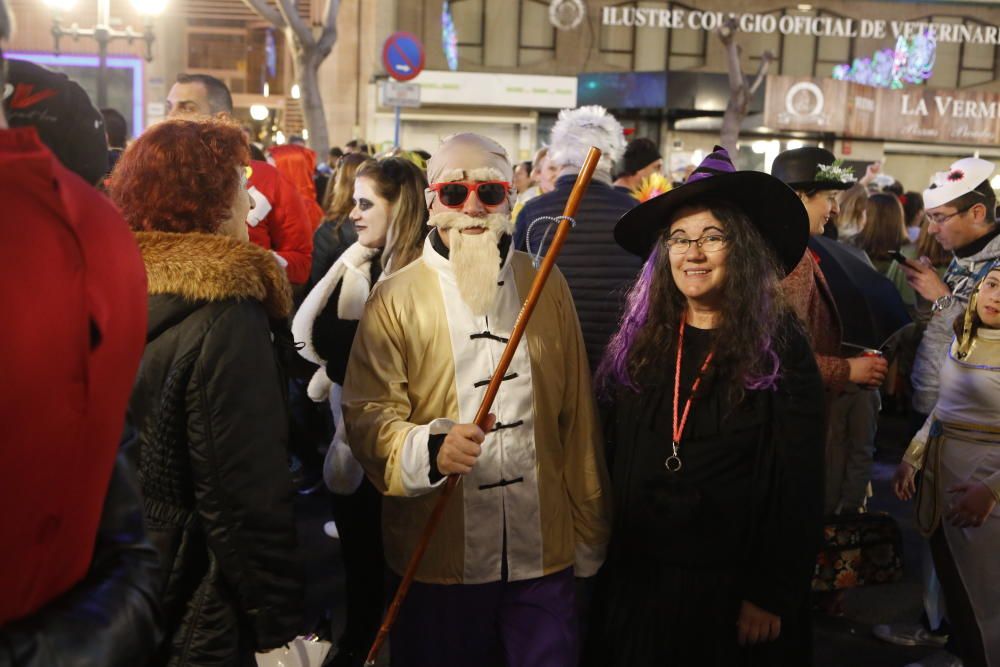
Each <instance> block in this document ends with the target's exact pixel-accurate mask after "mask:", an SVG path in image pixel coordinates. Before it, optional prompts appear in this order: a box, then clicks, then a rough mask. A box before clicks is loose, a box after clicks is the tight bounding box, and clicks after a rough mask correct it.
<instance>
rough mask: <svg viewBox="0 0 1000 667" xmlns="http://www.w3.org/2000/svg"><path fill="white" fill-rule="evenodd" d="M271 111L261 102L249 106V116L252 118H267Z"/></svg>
mask: <svg viewBox="0 0 1000 667" xmlns="http://www.w3.org/2000/svg"><path fill="white" fill-rule="evenodd" d="M270 115H271V111H270V110H269V109H268V108H267V107H266V106H264V105H263V104H253V105H251V106H250V117H251V118H253V119H254V120H258V121H259V120H267V117H268V116H270Z"/></svg>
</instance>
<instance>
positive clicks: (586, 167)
mask: <svg viewBox="0 0 1000 667" xmlns="http://www.w3.org/2000/svg"><path fill="white" fill-rule="evenodd" d="M600 159H601V151H600V150H598V149H597V148H594V147H591V149H590V152H589V153H587V159H586V160H585V161H584V163H583V168H582V169H581V170H580V173H579V175H577V177H576V184H575V185H574V186H573V191H572V192H570V194H569V200H567V202H566V208H565V209H563V218H564V219H563V220H560V221H559V227H558V228H557V229H556V235H555V237H554V238H553V239H552V244H551V245H550V246H549V250H548V252H547V253H546V254H545V259H544V260H542V265H541V267H539V269H538V273H536V274H535V280H534V282H532V283H531V291H530V292H528V298H527V299H525V301H524V306H522V307H521V312H520V313H519V314H518V316H517V320H516V321H515V322H514V331H513V332H512V333H511V334H510V340H509V341H508V342H507V347H505V348H504V351H503V355H502V356H501V357H500V363H499V364H497V368H496V371H494V372H493V377H491V378H490V384H489V386H487V387H486V395H485V396H483V402H482V403H481V404H480V405H479V412H477V413H476V426H478V427H479V428H480V429H483V430H484V431H485V430H486V419H487V417H489V414H490V408H491V407H492V406H493V399H495V398H496V395H497V392H498V391H499V390H500V383H501V382H503V377H504V375H505V374H506V373H507V368H508V367H509V366H510V362H511V361H512V360H513V359H514V352H515V351H516V350H517V345H518V343H520V342H521V337H522V336H523V335H524V330H525V329H526V328H527V326H528V320H529V319H531V313H532V312H533V311H534V310H535V305H536V304H537V303H538V299H539V297H541V295H542V288H544V287H545V281H547V280H548V278H549V274H550V273H552V267H553V266H555V263H556V257H558V256H559V251H560V250H562V245H563V242H564V241H566V236H567V235H568V234H569V229H570V227H571V226H572V223H570V221H569V220H567V219H566V218H572V217H573V216H574V215H576V209H577V207H578V206H579V205H580V200H581V199H583V195H584V193H585V192H586V191H587V186H588V185H590V179H591V177H592V176H593V175H594V169H596V168H597V163H598V162H599V161H600ZM431 465H434V463H433V462H431ZM460 479H461V475H449V476H448V481H447V483H446V484H445V487H444V490H443V491H442V492H441V495H440V496H438V500H437V503H436V504H435V505H434V510H433V511H432V512H431V516H430V519H428V521H427V525H426V526H425V527H424V532H423V534H422V535H421V536H420V541H419V542H417V548H416V549H415V550H414V551H413V555H412V556H411V557H410V562H409V563H407V565H406V572H405V573H404V574H403V580H402V581H401V582H400V583H399V588H397V589H396V595H395V597H393V599H392V604H390V605H389V611H388V612H387V613H386V615H385V620H384V621H382V627H381V628H379V631H378V635H376V637H375V642H374V643H373V644H372V647H371V650H370V651H369V652H368V658H367V659H366V660H365V667H374V665H375V660H376V659H377V658H378V653H379V651H380V650H381V649H382V644H384V643H385V640H386V637H388V636H389V631H390V630H392V626H393V624H394V623H395V622H396V617H397V616H398V615H399V608H400V606H401V605H402V604H403V600H405V599H406V594H407V592H409V590H410V584H412V583H413V577H414V576H415V575H416V574H417V568H418V567H419V566H420V561H421V560H423V557H424V552H425V551H427V546H428V545H429V544H430V542H431V537H432V536H433V535H434V530H435V529H436V528H437V525H438V523H439V522H440V521H441V515H442V514H444V508H445V506H446V505H447V504H448V499H449V498H450V497H451V496H452V493H454V491H455V487H457V486H458V482H459V480H460Z"/></svg>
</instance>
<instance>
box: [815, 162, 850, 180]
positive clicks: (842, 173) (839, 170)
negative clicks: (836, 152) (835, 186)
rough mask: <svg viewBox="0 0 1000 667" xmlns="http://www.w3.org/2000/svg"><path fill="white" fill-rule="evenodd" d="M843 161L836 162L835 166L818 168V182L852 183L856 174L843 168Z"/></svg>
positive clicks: (827, 165)
mask: <svg viewBox="0 0 1000 667" xmlns="http://www.w3.org/2000/svg"><path fill="white" fill-rule="evenodd" d="M842 165H843V160H834V161H833V164H821V165H818V166H817V168H816V180H817V181H834V182H836V183H851V182H853V181H854V180H855V179H854V172H852V171H851V170H850V169H849V168H847V167H844V166H842Z"/></svg>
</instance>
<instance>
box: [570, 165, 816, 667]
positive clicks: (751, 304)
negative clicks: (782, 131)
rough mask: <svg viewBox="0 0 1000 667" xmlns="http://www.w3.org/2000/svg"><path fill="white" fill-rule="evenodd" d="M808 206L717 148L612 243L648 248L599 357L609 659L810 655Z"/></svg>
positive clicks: (729, 664)
mask: <svg viewBox="0 0 1000 667" xmlns="http://www.w3.org/2000/svg"><path fill="white" fill-rule="evenodd" d="M807 234H808V224H807V221H806V211H805V209H804V208H803V206H802V204H801V203H800V201H799V200H798V198H797V197H796V196H795V193H794V192H793V191H792V190H790V189H789V188H788V187H787V186H785V185H784V184H783V183H781V182H780V181H779V180H777V179H775V178H773V177H771V176H769V175H767V174H765V173H761V172H749V171H747V172H737V171H735V169H734V167H733V165H732V163H731V161H730V159H729V156H728V154H727V153H726V151H725V149H723V148H721V147H716V149H715V151H714V152H713V153H712V154H711V155H709V156H708V157H707V158H706V159H705V161H704V162H702V164H701V165H700V166H699V167H698V169H697V170H695V172H694V173H693V174H692V175H691V176H690V177H689V178H688V180H687V182H686V183H685V184H684V185H682V186H681V187H678V188H675V189H674V190H671V191H670V192H668V193H666V194H664V195H661V196H659V197H655V198H653V199H651V200H649V201H647V202H645V203H643V204H640V205H639V206H637V207H636V208H634V209H632V210H631V211H630V212H629V213H627V214H626V215H625V216H624V217H622V219H621V220H620V221H619V222H618V225H617V226H616V227H615V240H616V241H617V242H618V243H619V244H620V245H621V246H622V247H623V248H625V249H626V250H628V251H630V252H633V253H635V254H636V255H639V256H641V257H644V258H645V260H646V261H645V266H644V267H643V269H642V272H641V274H640V275H639V278H638V279H637V281H636V283H635V285H634V286H633V287H632V290H631V292H630V293H629V296H628V305H627V310H626V313H625V315H624V317H623V320H622V324H621V327H620V330H619V332H618V333H617V334H616V335H615V337H614V338H613V339H612V340H611V343H610V344H609V346H608V349H607V351H606V353H605V356H604V359H603V361H602V363H601V365H600V367H599V369H598V381H599V383H600V385H599V386H600V387H601V389H602V392H603V395H604V397H605V399H606V400H607V401H608V402H609V404H610V408H611V409H610V418H609V420H608V427H607V429H608V436H609V437H608V456H609V469H610V471H611V475H612V482H613V488H614V504H615V511H616V516H615V523H614V530H613V536H612V542H611V544H610V547H609V553H608V561H607V563H606V565H605V567H604V571H603V580H602V582H601V584H600V585H599V587H598V592H597V594H598V599H597V600H596V601H595V605H594V606H595V609H597V610H598V611H597V616H596V617H595V619H594V623H595V626H596V627H595V628H594V632H592V635H593V637H594V638H595V640H596V641H595V642H594V646H592V647H591V650H589V651H588V652H587V655H588V659H592V660H593V664H595V665H597V664H600V665H630V666H631V665H671V667H687V666H694V665H697V666H698V667H708V666H718V667H736V666H739V665H750V664H753V665H789V666H792V665H794V667H803V666H804V665H808V664H810V641H809V632H808V627H807V626H806V623H807V622H808V614H807V613H803V612H804V610H805V608H806V604H807V593H808V590H809V582H810V578H811V576H812V572H813V565H814V563H815V558H816V551H817V549H818V546H819V538H820V529H821V525H822V484H823V474H822V464H823V444H822V443H823V437H822V436H823V414H822V412H823V388H822V383H821V381H820V377H819V373H818V371H817V368H816V363H815V361H814V359H813V355H812V352H811V350H810V347H809V343H808V341H807V339H806V337H805V334H804V332H803V331H802V329H801V327H800V325H799V324H798V323H797V321H796V319H795V316H794V315H793V314H792V313H791V312H790V310H789V309H788V308H787V307H786V306H785V303H784V301H783V299H782V297H781V292H780V288H779V280H780V278H781V277H782V276H783V275H785V274H786V273H787V272H788V271H790V270H791V269H792V268H793V267H794V266H795V265H796V264H797V263H798V261H799V259H800V258H801V257H802V253H803V252H804V250H805V247H806V241H807Z"/></svg>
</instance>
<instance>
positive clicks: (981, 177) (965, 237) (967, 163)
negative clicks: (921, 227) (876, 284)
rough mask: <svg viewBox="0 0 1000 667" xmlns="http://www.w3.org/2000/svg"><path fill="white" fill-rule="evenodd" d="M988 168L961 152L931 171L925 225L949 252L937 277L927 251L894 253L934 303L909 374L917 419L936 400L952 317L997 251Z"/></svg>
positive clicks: (999, 228) (998, 232)
mask: <svg viewBox="0 0 1000 667" xmlns="http://www.w3.org/2000/svg"><path fill="white" fill-rule="evenodd" d="M994 169H995V165H994V164H993V163H992V162H987V161H986V160H982V159H979V158H975V157H968V158H963V159H961V160H958V161H957V162H955V163H953V164H952V165H951V167H950V168H949V169H948V171H942V172H938V173H937V174H935V175H934V178H933V179H932V181H931V185H930V187H929V188H928V189H927V190H924V205H925V206H926V209H927V219H928V225H927V231H928V233H930V234H933V235H934V237H935V238H936V239H937V241H938V243H940V244H941V246H942V247H943V248H944V249H945V250H948V251H951V252H952V253H953V254H954V259H953V260H952V262H951V265H950V266H949V267H948V270H947V272H946V273H945V275H944V279H943V280H942V279H941V278H939V277H938V274H937V272H936V271H935V269H934V267H933V266H932V265H931V261H930V259H928V258H927V257H921V258H920V259H919V260H908V261H904V260H906V258H905V257H897V258H895V259H896V260H897V261H898V262H899V263H900V266H901V268H902V270H903V272H904V273H905V274H906V281H907V282H908V283H909V284H910V287H912V288H913V289H914V291H916V292H917V293H919V294H920V296H922V297H923V298H925V299H927V300H928V301H930V302H931V303H933V304H934V305H933V307H932V311H933V317H932V318H931V321H930V322H929V323H928V325H927V330H926V331H925V332H924V337H923V339H922V340H921V342H920V347H919V348H918V349H917V356H916V359H915V360H914V364H913V374H912V376H911V382H912V384H913V409H914V411H915V412H916V413H918V414H917V415H914V419H915V420H919V423H923V420H924V419H925V418H926V416H927V415H928V414H929V413H930V411H931V410H932V409H933V408H934V404H935V403H936V402H937V396H938V384H939V379H938V378H939V371H940V368H941V364H942V362H943V361H944V357H945V355H946V354H947V349H948V345H949V343H950V342H951V339H952V328H951V327H952V323H953V322H954V320H955V318H956V317H958V316H959V315H960V314H961V313H963V312H964V310H965V305H966V304H967V303H968V300H969V295H970V294H971V292H972V290H973V288H974V287H975V285H976V283H977V282H978V281H979V278H980V277H981V276H980V275H979V274H980V273H982V272H983V271H985V270H986V268H987V267H988V266H990V264H991V263H992V262H993V260H995V259H997V258H998V257H1000V225H997V221H996V195H995V194H994V192H993V188H992V186H991V185H990V178H991V177H992V175H993V172H994ZM914 423H918V422H917V421H914Z"/></svg>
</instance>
